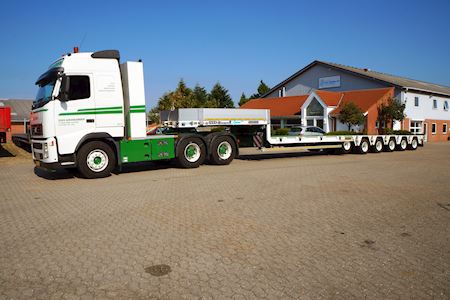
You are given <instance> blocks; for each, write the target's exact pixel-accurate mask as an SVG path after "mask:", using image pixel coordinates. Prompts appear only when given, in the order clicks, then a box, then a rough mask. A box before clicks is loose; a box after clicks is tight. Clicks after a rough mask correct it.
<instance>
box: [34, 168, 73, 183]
mask: <svg viewBox="0 0 450 300" xmlns="http://www.w3.org/2000/svg"><path fill="white" fill-rule="evenodd" d="M34 174H36V175H37V176H39V177H41V178H44V179H48V180H57V179H69V178H75V177H78V176H77V175H76V172H75V170H71V169H67V170H66V169H58V170H48V169H45V168H42V167H34Z"/></svg>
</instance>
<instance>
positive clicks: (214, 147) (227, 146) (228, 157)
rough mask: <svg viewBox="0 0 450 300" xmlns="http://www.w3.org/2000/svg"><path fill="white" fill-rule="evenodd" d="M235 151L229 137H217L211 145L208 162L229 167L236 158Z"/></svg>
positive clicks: (234, 145) (234, 146)
mask: <svg viewBox="0 0 450 300" xmlns="http://www.w3.org/2000/svg"><path fill="white" fill-rule="evenodd" d="M236 149H237V147H236V144H235V143H234V140H233V139H232V138H231V137H230V136H219V137H217V138H216V139H214V140H213V142H212V143H211V157H210V159H209V161H210V162H211V163H212V164H214V165H229V164H230V163H231V162H232V161H233V159H234V158H235V157H236V152H237V150H236ZM223 151H226V152H223Z"/></svg>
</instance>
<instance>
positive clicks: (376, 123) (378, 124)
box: [375, 120, 380, 128]
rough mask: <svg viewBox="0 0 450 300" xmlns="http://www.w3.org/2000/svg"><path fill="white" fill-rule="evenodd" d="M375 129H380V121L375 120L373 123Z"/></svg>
mask: <svg viewBox="0 0 450 300" xmlns="http://www.w3.org/2000/svg"><path fill="white" fill-rule="evenodd" d="M375 128H380V121H378V120H377V121H376V122H375Z"/></svg>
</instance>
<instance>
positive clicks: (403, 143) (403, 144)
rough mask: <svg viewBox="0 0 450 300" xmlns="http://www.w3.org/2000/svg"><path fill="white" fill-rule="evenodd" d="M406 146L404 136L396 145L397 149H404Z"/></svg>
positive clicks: (406, 142)
mask: <svg viewBox="0 0 450 300" xmlns="http://www.w3.org/2000/svg"><path fill="white" fill-rule="evenodd" d="M407 148H408V141H407V140H406V138H402V140H401V141H400V143H399V144H398V145H397V150H398V151H405V150H406V149H407Z"/></svg>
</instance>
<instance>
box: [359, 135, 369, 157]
mask: <svg viewBox="0 0 450 300" xmlns="http://www.w3.org/2000/svg"><path fill="white" fill-rule="evenodd" d="M369 149H370V143H369V140H368V139H366V138H364V139H362V140H361V143H360V144H359V146H358V147H356V152H357V153H359V154H366V153H367V152H369Z"/></svg>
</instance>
